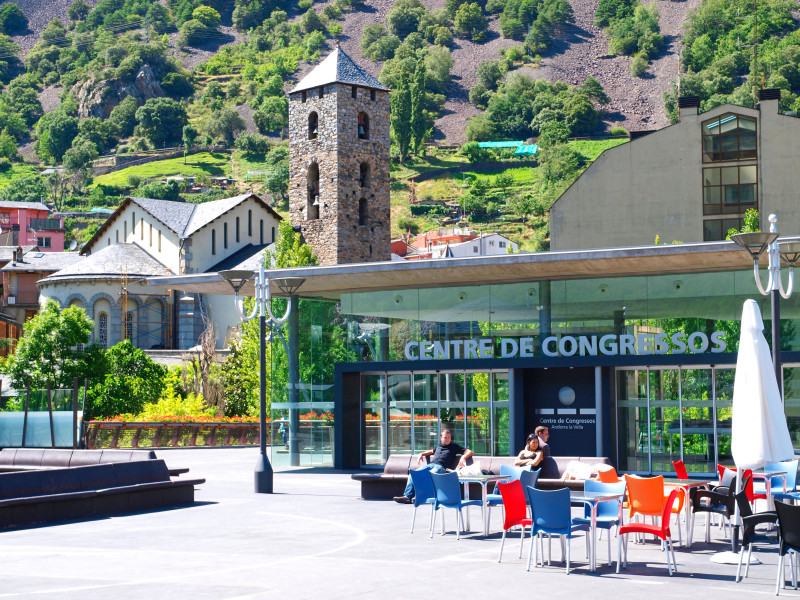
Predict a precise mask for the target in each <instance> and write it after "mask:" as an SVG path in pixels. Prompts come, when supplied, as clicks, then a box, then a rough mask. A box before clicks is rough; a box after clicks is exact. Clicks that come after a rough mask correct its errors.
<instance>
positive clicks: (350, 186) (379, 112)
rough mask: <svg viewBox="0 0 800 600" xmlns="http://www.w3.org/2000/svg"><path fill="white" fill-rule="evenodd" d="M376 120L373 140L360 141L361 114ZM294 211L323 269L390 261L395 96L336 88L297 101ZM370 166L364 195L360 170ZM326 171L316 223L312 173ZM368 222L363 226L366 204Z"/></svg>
mask: <svg viewBox="0 0 800 600" xmlns="http://www.w3.org/2000/svg"><path fill="white" fill-rule="evenodd" d="M361 111H363V112H365V113H366V114H367V115H368V116H369V125H370V127H369V133H370V135H369V139H368V140H362V139H359V138H358V113H359V112H361ZM312 112H316V113H317V117H318V128H317V138H316V139H314V140H309V139H308V137H309V136H308V130H309V115H310V114H311V113H312ZM289 140H290V144H289V170H290V173H289V211H290V217H291V220H292V223H294V224H295V225H300V227H301V231H302V234H303V237H304V239H305V241H306V242H307V243H309V244H311V246H312V247H313V248H314V253H315V254H316V255H317V257H318V258H319V260H320V262H321V263H322V264H326V265H329V264H340V263H353V262H365V261H377V260H389V258H390V251H389V246H390V221H389V219H390V216H389V94H388V93H387V92H381V91H377V90H376V92H375V100H372V99H371V94H370V90H369V89H365V88H358V90H357V97H356V98H353V97H352V86H350V85H343V84H329V85H326V86H325V88H324V93H323V94H322V97H320V89H319V88H316V89H313V90H307V91H306V93H305V102H304V101H303V94H302V93H301V92H298V93H295V94H292V95H291V96H290V97H289ZM362 162H367V163H369V165H370V183H369V187H368V188H363V189H362V188H361V184H360V164H361V163H362ZM313 163H316V164H317V165H318V167H319V217H318V218H309V216H310V215H309V200H308V198H309V194H308V171H309V168H310V167H311V165H312V164H313ZM362 198H364V199H366V201H367V203H366V206H367V218H366V221H365V224H364V225H359V202H360V200H361V199H362Z"/></svg>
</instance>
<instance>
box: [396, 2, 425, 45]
mask: <svg viewBox="0 0 800 600" xmlns="http://www.w3.org/2000/svg"><path fill="white" fill-rule="evenodd" d="M427 13H428V10H427V9H426V8H425V6H424V5H423V4H422V2H420V0H397V2H395V3H394V6H393V7H392V10H390V11H389V14H387V15H386V25H387V26H388V27H389V31H390V32H391V33H393V34H394V35H396V36H397V37H398V38H400V39H401V40H404V39H405V38H406V36H408V34H410V33H412V32H414V31H417V29H418V28H419V23H420V20H421V19H422V17H423V16H425V15H426V14H427Z"/></svg>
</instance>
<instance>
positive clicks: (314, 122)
mask: <svg viewBox="0 0 800 600" xmlns="http://www.w3.org/2000/svg"><path fill="white" fill-rule="evenodd" d="M318 128H319V116H317V113H316V111H314V112H312V113H311V114H310V115H308V139H310V140H315V139H317V129H318Z"/></svg>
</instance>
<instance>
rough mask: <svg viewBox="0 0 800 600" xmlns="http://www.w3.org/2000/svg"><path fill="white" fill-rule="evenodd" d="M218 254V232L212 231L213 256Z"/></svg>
mask: <svg viewBox="0 0 800 600" xmlns="http://www.w3.org/2000/svg"><path fill="white" fill-rule="evenodd" d="M216 253H217V232H216V231H215V230H213V229H212V230H211V254H216Z"/></svg>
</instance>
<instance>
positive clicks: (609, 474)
mask: <svg viewBox="0 0 800 600" xmlns="http://www.w3.org/2000/svg"><path fill="white" fill-rule="evenodd" d="M597 478H598V479H599V480H600V481H601V482H603V483H617V482H618V481H619V480H620V479H619V475H617V470H616V469H615V468H614V467H612V466H611V465H598V466H597Z"/></svg>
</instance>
